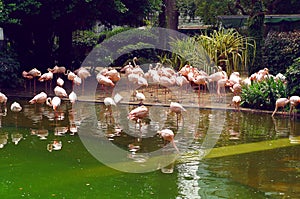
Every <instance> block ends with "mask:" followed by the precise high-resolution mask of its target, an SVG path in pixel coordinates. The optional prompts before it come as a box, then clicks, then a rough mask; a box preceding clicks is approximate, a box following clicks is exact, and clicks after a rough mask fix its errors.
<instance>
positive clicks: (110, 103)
mask: <svg viewBox="0 0 300 199" xmlns="http://www.w3.org/2000/svg"><path fill="white" fill-rule="evenodd" d="M103 102H104V105H105V106H106V110H107V111H109V115H110V116H111V115H112V106H116V103H115V101H114V100H113V99H112V98H111V97H106V98H104V101H103Z"/></svg>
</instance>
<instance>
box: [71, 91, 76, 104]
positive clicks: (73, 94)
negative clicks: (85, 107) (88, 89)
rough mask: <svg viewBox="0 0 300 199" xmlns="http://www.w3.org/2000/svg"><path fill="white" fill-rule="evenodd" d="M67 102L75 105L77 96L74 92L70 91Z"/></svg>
mask: <svg viewBox="0 0 300 199" xmlns="http://www.w3.org/2000/svg"><path fill="white" fill-rule="evenodd" d="M69 100H70V102H71V104H72V105H73V104H75V101H76V100H77V95H76V93H75V92H74V91H72V92H71V93H70V94H69Z"/></svg>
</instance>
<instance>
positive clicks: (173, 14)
mask: <svg viewBox="0 0 300 199" xmlns="http://www.w3.org/2000/svg"><path fill="white" fill-rule="evenodd" d="M165 1H166V18H167V28H169V29H172V30H178V16H179V13H178V11H177V8H176V0H165Z"/></svg>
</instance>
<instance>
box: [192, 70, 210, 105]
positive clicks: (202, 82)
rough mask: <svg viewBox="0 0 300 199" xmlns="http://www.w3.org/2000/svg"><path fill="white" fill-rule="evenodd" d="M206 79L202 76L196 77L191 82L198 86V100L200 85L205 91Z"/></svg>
mask: <svg viewBox="0 0 300 199" xmlns="http://www.w3.org/2000/svg"><path fill="white" fill-rule="evenodd" d="M206 79H207V76H204V75H197V76H196V78H194V79H193V82H194V83H195V84H196V85H198V98H199V99H200V91H201V85H202V86H204V89H205V87H206V85H207V84H208V82H207V80H206ZM204 89H203V90H204Z"/></svg>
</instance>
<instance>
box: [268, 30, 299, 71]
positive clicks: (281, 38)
mask: <svg viewBox="0 0 300 199" xmlns="http://www.w3.org/2000/svg"><path fill="white" fill-rule="evenodd" d="M263 54H264V56H263V60H264V66H265V67H268V68H269V70H270V71H272V73H274V74H277V73H285V71H286V68H287V67H289V66H291V65H292V64H293V60H294V59H296V58H297V57H300V31H294V32H275V31H272V32H269V33H268V35H267V38H266V40H265V44H264V49H263Z"/></svg>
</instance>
